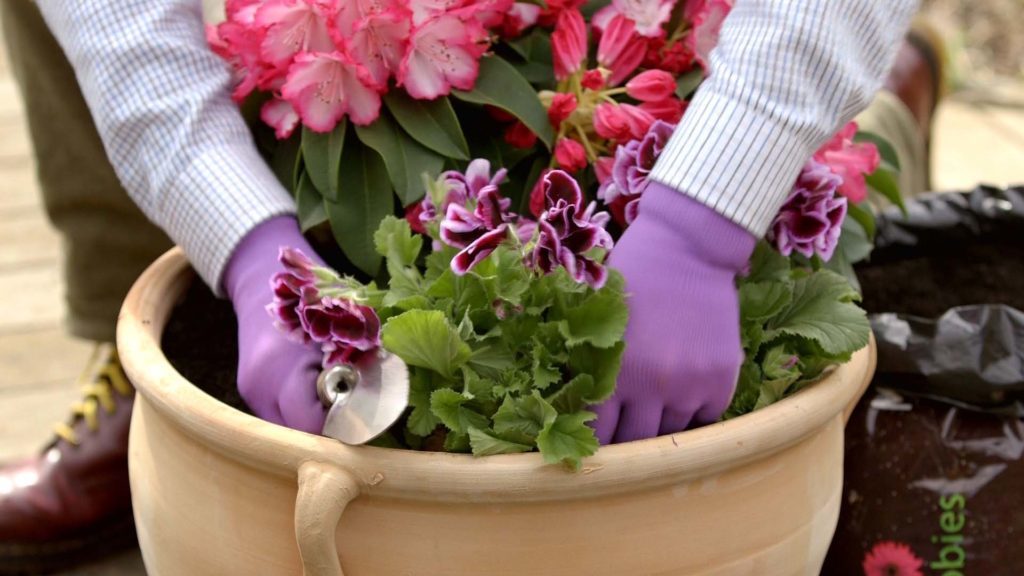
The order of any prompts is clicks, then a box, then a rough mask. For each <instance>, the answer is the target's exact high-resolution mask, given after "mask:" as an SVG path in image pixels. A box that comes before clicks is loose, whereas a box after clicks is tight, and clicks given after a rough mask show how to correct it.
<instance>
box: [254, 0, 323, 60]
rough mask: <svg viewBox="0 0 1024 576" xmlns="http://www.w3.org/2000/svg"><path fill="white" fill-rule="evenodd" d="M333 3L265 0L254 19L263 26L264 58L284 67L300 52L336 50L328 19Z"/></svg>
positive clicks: (313, 0)
mask: <svg viewBox="0 0 1024 576" xmlns="http://www.w3.org/2000/svg"><path fill="white" fill-rule="evenodd" d="M332 10H333V7H332V3H330V2H326V1H324V0H267V2H264V3H263V5H262V6H260V9H259V10H258V11H257V12H256V19H255V23H256V25H258V26H262V27H264V28H265V29H266V31H267V32H266V35H265V36H264V38H263V42H262V44H261V46H260V50H261V52H260V53H261V55H262V56H263V58H264V60H266V61H267V62H269V63H270V64H271V65H273V66H276V67H279V68H287V66H288V64H290V63H291V61H292V58H293V57H294V56H295V55H296V54H299V53H301V52H331V51H333V50H335V45H334V40H332V39H331V35H330V32H329V31H328V26H327V22H328V19H330V18H331V17H332V16H333V14H331V11H332Z"/></svg>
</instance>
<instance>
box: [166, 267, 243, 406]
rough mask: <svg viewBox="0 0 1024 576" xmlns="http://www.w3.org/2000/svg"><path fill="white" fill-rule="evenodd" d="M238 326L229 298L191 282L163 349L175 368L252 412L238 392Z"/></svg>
mask: <svg viewBox="0 0 1024 576" xmlns="http://www.w3.org/2000/svg"><path fill="white" fill-rule="evenodd" d="M237 330H238V328H237V323H236V321H235V312H234V310H233V309H232V308H231V303H230V302H228V301H227V300H221V299H218V298H216V297H215V296H214V295H213V293H212V292H210V290H209V288H207V287H206V285H205V284H203V283H202V282H199V281H198V280H197V281H195V282H193V283H192V286H191V288H189V289H188V291H187V292H186V293H185V297H184V298H183V299H182V301H181V303H180V304H178V307H177V308H176V309H175V310H174V313H173V314H172V315H171V318H170V320H169V321H168V322H167V328H165V329H164V336H163V349H164V354H165V355H166V356H167V359H168V360H170V362H171V365H172V366H174V369H175V370H177V371H178V372H180V373H181V375H182V376H184V377H185V378H186V379H187V380H188V381H189V382H192V383H193V384H195V385H196V387H198V388H199V389H200V390H202V391H203V392H206V393H207V394H209V395H210V396H213V397H214V398H216V399H217V400H220V401H221V402H224V403H225V404H228V405H229V406H232V407H234V408H237V409H239V410H242V411H243V412H246V413H250V414H251V411H250V410H249V407H248V406H246V405H245V401H244V400H242V397H241V396H239V394H238V388H237V386H236V384H235V382H236V377H235V376H236V370H235V366H236V364H237V362H238V331H237Z"/></svg>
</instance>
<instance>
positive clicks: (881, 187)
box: [864, 168, 907, 214]
mask: <svg viewBox="0 0 1024 576" xmlns="http://www.w3.org/2000/svg"><path fill="white" fill-rule="evenodd" d="M864 181H865V182H867V185H868V186H870V187H871V189H872V190H874V191H875V192H877V193H878V194H881V195H882V197H884V198H885V199H886V200H888V201H889V202H892V203H893V204H895V205H897V206H899V207H900V210H901V211H902V212H903V213H904V214H906V213H907V207H906V205H905V204H904V203H903V195H902V194H900V185H899V183H897V181H896V176H895V175H894V174H893V173H892V172H889V171H888V170H885V169H883V168H879V169H878V170H875V171H874V172H872V173H871V174H868V175H866V176H865V177H864Z"/></svg>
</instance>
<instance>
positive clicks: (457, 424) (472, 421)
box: [430, 388, 490, 434]
mask: <svg viewBox="0 0 1024 576" xmlns="http://www.w3.org/2000/svg"><path fill="white" fill-rule="evenodd" d="M469 402H470V398H468V397H466V396H464V395H462V394H459V393H458V392H456V391H455V390H452V389H451V388H441V389H439V390H434V393H433V394H431V395H430V410H431V411H432V412H433V413H434V415H435V416H437V417H438V418H439V419H440V420H441V422H442V423H443V424H444V425H445V426H447V427H448V429H449V430H452V431H454V432H457V433H460V434H465V433H467V432H468V431H469V429H470V428H471V427H475V428H487V426H488V425H489V424H490V422H489V421H488V419H487V417H486V416H484V415H483V414H481V413H479V412H477V411H476V410H473V409H472V408H470V407H468V406H466V404H468V403H469Z"/></svg>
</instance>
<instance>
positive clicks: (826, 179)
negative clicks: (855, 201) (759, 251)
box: [768, 160, 847, 262]
mask: <svg viewBox="0 0 1024 576" xmlns="http://www.w3.org/2000/svg"><path fill="white" fill-rule="evenodd" d="M842 183H843V179H842V178H840V177H839V176H836V175H835V174H834V173H833V172H832V170H830V169H829V167H828V165H826V164H821V163H820V162H817V161H815V160H810V161H808V162H807V164H805V165H804V168H803V171H802V172H800V176H799V178H797V181H796V185H795V186H794V187H793V191H792V192H790V194H789V197H788V198H786V202H785V204H783V205H782V209H781V210H780V211H779V215H778V216H776V217H775V220H774V221H773V222H772V225H771V228H770V229H769V231H768V240H769V241H770V242H771V243H772V244H774V245H775V247H776V248H777V249H778V250H779V252H781V253H782V254H783V255H784V256H789V255H790V254H792V253H793V251H794V250H795V251H796V252H797V253H799V254H803V255H804V256H806V257H808V258H810V257H812V256H814V255H815V254H817V255H818V256H819V257H820V258H821V259H822V260H825V261H826V262H827V261H828V260H829V259H831V258H832V254H833V253H834V252H835V249H836V245H837V244H838V242H839V233H840V232H841V231H842V225H843V219H844V218H846V208H847V206H846V198H844V197H842V196H837V195H836V190H837V189H838V188H839V186H840V185H841V184H842Z"/></svg>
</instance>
